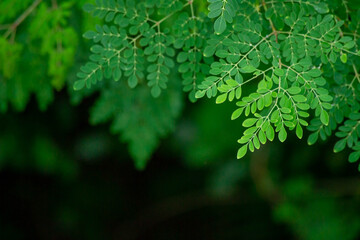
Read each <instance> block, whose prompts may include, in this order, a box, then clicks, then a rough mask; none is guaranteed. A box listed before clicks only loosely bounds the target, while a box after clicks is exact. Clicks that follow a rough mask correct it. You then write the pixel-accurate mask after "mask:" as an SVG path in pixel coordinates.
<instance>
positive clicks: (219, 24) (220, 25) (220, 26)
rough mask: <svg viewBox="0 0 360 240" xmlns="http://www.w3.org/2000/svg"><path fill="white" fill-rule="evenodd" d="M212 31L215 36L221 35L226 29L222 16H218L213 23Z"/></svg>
mask: <svg viewBox="0 0 360 240" xmlns="http://www.w3.org/2000/svg"><path fill="white" fill-rule="evenodd" d="M214 29H215V32H216V33H217V34H221V33H222V32H224V31H225V29H226V21H225V18H224V16H220V17H219V18H218V19H216V21H215V23H214Z"/></svg>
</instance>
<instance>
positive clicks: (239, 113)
mask: <svg viewBox="0 0 360 240" xmlns="http://www.w3.org/2000/svg"><path fill="white" fill-rule="evenodd" d="M243 111H244V108H238V109H236V110H235V111H234V112H233V113H232V115H231V120H235V119H237V118H238V117H240V115H241V114H242V112H243Z"/></svg>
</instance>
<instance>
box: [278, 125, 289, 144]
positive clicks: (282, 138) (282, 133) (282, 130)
mask: <svg viewBox="0 0 360 240" xmlns="http://www.w3.org/2000/svg"><path fill="white" fill-rule="evenodd" d="M286 138H287V132H286V130H285V128H284V127H281V128H280V132H279V140H280V142H285V140H286Z"/></svg>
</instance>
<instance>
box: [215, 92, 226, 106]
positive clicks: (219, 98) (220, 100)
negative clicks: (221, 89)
mask: <svg viewBox="0 0 360 240" xmlns="http://www.w3.org/2000/svg"><path fill="white" fill-rule="evenodd" d="M226 98H227V93H224V94H221V95H219V96H218V97H217V98H216V104H220V103H223V102H225V101H226Z"/></svg>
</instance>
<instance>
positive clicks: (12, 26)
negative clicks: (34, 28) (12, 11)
mask: <svg viewBox="0 0 360 240" xmlns="http://www.w3.org/2000/svg"><path fill="white" fill-rule="evenodd" d="M41 2H42V0H35V1H34V2H33V4H31V6H30V7H29V8H28V9H26V10H25V12H24V13H23V14H21V15H20V17H19V18H18V19H16V21H15V22H14V23H13V24H11V26H10V28H9V29H8V30H7V31H6V33H5V34H4V37H5V38H7V37H9V36H10V34H11V33H13V32H14V31H15V30H16V28H17V27H18V26H19V25H20V24H21V23H22V22H23V21H24V20H25V19H26V18H27V17H28V16H29V15H30V14H31V13H32V12H33V11H34V10H35V8H36V7H37V6H38V5H39V4H40V3H41Z"/></svg>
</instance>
